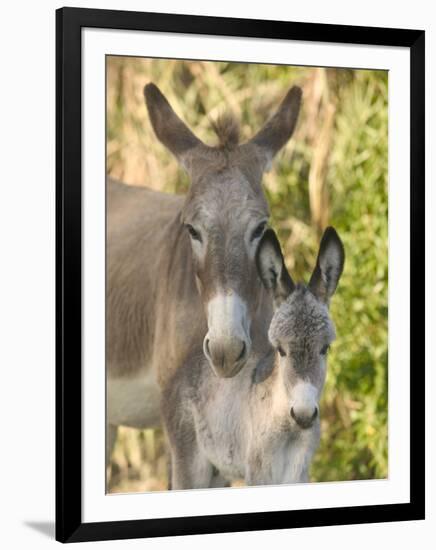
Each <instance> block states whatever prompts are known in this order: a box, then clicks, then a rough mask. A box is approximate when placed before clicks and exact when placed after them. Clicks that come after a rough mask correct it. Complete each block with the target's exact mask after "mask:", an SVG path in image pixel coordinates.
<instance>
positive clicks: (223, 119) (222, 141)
mask: <svg viewBox="0 0 436 550" xmlns="http://www.w3.org/2000/svg"><path fill="white" fill-rule="evenodd" d="M211 125H212V129H213V131H214V132H215V134H216V135H217V137H218V142H219V143H218V148H219V149H226V150H228V151H231V150H232V149H235V148H236V147H237V146H238V145H239V137H240V125H239V121H238V120H237V118H236V117H235V116H234V115H233V114H232V113H224V114H222V115H220V116H219V117H218V118H217V119H216V120H215V121H211Z"/></svg>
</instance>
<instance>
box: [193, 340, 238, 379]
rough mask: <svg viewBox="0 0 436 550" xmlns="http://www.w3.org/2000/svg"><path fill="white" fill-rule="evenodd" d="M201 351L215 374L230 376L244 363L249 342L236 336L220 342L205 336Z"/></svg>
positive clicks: (224, 376) (222, 376) (223, 376)
mask: <svg viewBox="0 0 436 550" xmlns="http://www.w3.org/2000/svg"><path fill="white" fill-rule="evenodd" d="M203 351H204V354H205V355H206V357H207V359H208V361H209V363H210V365H211V367H212V369H213V371H214V372H215V374H216V375H217V376H219V377H221V378H231V377H232V376H235V375H236V374H237V373H238V372H239V371H240V370H241V368H242V367H243V366H244V365H245V362H246V361H247V357H248V352H249V343H248V342H247V341H245V340H242V339H240V338H236V337H235V338H231V339H230V340H227V341H225V342H222V341H219V340H215V339H212V338H209V337H208V336H206V338H205V339H204V343H203Z"/></svg>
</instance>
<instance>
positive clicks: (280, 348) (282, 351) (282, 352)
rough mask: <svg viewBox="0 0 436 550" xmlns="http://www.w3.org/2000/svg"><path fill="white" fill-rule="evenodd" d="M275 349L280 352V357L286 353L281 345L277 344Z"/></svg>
mask: <svg viewBox="0 0 436 550" xmlns="http://www.w3.org/2000/svg"><path fill="white" fill-rule="evenodd" d="M277 351H278V352H279V353H280V355H281V356H282V357H284V356H285V355H286V353H285V351H284V349H283V348H282V346H278V348H277Z"/></svg>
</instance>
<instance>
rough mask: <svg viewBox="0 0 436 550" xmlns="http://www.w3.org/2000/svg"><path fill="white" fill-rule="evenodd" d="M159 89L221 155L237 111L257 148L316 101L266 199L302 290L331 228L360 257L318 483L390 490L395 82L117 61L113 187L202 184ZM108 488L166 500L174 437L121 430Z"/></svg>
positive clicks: (341, 324) (349, 291) (111, 136)
mask: <svg viewBox="0 0 436 550" xmlns="http://www.w3.org/2000/svg"><path fill="white" fill-rule="evenodd" d="M150 81H152V82H154V83H155V84H157V85H158V86H159V87H160V88H161V90H162V91H163V93H164V94H165V95H166V96H167V98H168V100H169V101H170V103H171V105H172V106H173V108H174V109H175V111H176V112H177V113H178V114H179V116H181V117H182V119H183V120H184V121H186V122H187V124H188V125H189V126H190V127H191V128H192V129H193V131H194V132H195V133H196V134H197V135H198V136H199V137H200V138H201V139H202V140H203V141H205V142H206V143H208V144H210V145H213V144H215V143H216V137H215V135H214V133H213V131H212V130H211V124H210V120H211V119H212V120H214V119H216V118H217V116H218V115H220V114H222V113H223V112H226V111H231V112H233V113H234V114H235V115H236V116H237V117H238V118H239V119H240V121H241V136H242V138H243V140H245V139H248V138H250V137H251V136H252V135H253V134H254V133H255V132H256V131H257V130H258V129H259V128H260V127H261V126H262V124H263V123H264V122H265V121H266V119H267V118H268V117H269V116H270V115H271V114H272V112H273V111H274V109H275V108H276V107H277V106H278V104H279V102H280V101H281V99H282V98H283V97H284V95H285V94H286V92H287V90H288V89H289V87H290V86H291V85H293V84H298V85H300V86H301V87H302V88H303V106H302V111H301V113H300V119H299V123H298V126H297V130H296V132H295V134H294V136H293V138H292V139H291V141H290V142H289V143H288V144H287V146H286V147H285V148H284V150H283V151H282V152H281V153H280V154H279V155H278V157H277V158H276V160H275V162H274V163H273V166H272V170H271V171H270V172H268V173H267V174H265V177H264V186H265V190H266V194H267V197H268V200H269V204H270V206H271V212H272V219H271V224H272V226H273V227H274V228H275V229H276V230H277V232H278V234H279V237H280V240H281V243H282V247H283V248H284V252H285V256H286V261H287V265H288V269H289V270H290V272H291V274H292V276H293V277H294V278H295V279H297V280H307V278H308V277H309V276H310V273H311V270H312V269H313V267H314V265H315V259H316V253H317V250H318V244H319V239H320V235H321V232H322V230H323V229H324V227H325V226H326V225H333V226H334V227H335V228H336V229H337V231H338V232H339V234H340V236H341V238H342V240H343V242H344V245H345V250H346V263H345V271H344V274H343V276H342V279H341V281H340V284H339V288H338V291H337V294H336V295H335V296H334V298H333V300H332V305H331V311H332V317H333V319H334V321H335V324H336V330H337V340H336V342H335V343H334V344H333V346H332V348H331V352H330V354H329V366H328V374H327V381H326V386H325V389H324V395H323V401H322V404H321V419H322V420H321V424H322V439H321V445H320V447H319V450H318V452H317V453H316V455H315V460H314V462H313V464H312V469H311V480H312V481H334V480H356V479H374V478H385V477H387V474H388V424H387V419H388V418H387V413H388V409H387V406H388V368H387V362H388V334H387V323H388V196H387V190H388V187H387V185H388V183H387V177H388V75H387V72H384V71H371V70H351V69H325V68H312V67H290V66H274V65H248V64H242V63H241V64H240V63H227V62H199V61H178V60H158V59H141V58H126V57H108V58H107V167H108V172H109V174H110V175H112V176H114V177H116V178H119V179H121V180H123V181H124V182H126V183H129V184H132V185H146V186H148V187H151V188H154V189H159V190H164V191H168V192H177V193H183V192H184V191H186V189H187V186H188V185H189V182H188V179H187V177H186V176H185V174H184V173H183V172H182V170H181V169H180V168H179V167H178V165H177V162H176V161H175V160H174V158H173V157H172V156H171V154H170V153H169V152H168V151H167V150H165V149H164V147H163V146H162V145H161V144H160V143H159V142H158V140H157V138H156V137H155V136H154V133H153V130H152V128H151V124H150V122H149V119H148V115H147V111H146V108H145V104H144V99H143V88H144V85H145V84H146V83H147V82H150ZM108 475H109V476H110V478H109V479H110V481H109V485H108V486H109V491H110V492H130V491H149V490H164V489H166V487H167V467H166V456H165V442H164V438H163V434H162V432H161V431H160V430H155V431H152V430H146V431H143V432H140V431H137V430H133V429H128V428H121V429H120V430H119V435H118V440H117V444H116V447H115V450H114V454H113V459H112V463H111V466H110V470H109V474H108Z"/></svg>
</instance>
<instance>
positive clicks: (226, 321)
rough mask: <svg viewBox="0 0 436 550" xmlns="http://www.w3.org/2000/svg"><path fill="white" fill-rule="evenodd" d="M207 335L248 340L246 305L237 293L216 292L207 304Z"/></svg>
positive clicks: (248, 329) (248, 328)
mask: <svg viewBox="0 0 436 550" xmlns="http://www.w3.org/2000/svg"><path fill="white" fill-rule="evenodd" d="M207 324H208V327H209V332H208V334H209V336H210V337H214V338H223V339H228V338H235V337H237V338H240V339H242V340H249V338H250V336H249V335H250V327H249V320H248V315H247V306H246V304H245V302H244V301H243V300H242V299H241V298H240V296H238V294H236V293H234V292H231V293H229V294H224V293H222V294H221V293H220V294H217V295H216V296H215V297H214V298H212V300H210V302H209V303H208V305H207Z"/></svg>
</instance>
